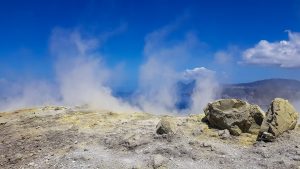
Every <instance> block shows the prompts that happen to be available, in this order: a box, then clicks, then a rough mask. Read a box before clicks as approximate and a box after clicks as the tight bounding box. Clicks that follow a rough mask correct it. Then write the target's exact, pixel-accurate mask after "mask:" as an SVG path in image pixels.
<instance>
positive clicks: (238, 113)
mask: <svg viewBox="0 0 300 169" xmlns="http://www.w3.org/2000/svg"><path fill="white" fill-rule="evenodd" d="M204 112H205V115H206V116H205V120H207V122H208V123H209V124H210V126H211V127H214V128H218V129H222V130H224V129H228V130H229V131H230V134H232V135H240V134H241V133H256V134H257V133H258V131H259V129H260V125H261V123H262V121H263V119H264V112H263V111H262V110H261V109H260V107H259V106H257V105H251V104H249V103H247V102H245V101H242V100H238V99H222V100H217V101H215V102H212V103H209V104H208V105H207V107H206V108H205V110H204Z"/></svg>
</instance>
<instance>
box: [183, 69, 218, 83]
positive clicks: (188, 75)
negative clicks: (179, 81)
mask: <svg viewBox="0 0 300 169" xmlns="http://www.w3.org/2000/svg"><path fill="white" fill-rule="evenodd" d="M214 74H215V71H212V70H209V69H207V68H205V67H196V68H194V69H186V70H185V71H184V72H183V76H184V79H187V80H188V79H198V78H199V77H206V76H211V75H214Z"/></svg>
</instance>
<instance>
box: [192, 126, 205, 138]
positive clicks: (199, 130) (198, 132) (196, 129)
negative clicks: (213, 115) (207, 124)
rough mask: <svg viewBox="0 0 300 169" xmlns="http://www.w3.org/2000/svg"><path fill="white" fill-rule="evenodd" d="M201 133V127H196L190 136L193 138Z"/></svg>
mask: <svg viewBox="0 0 300 169" xmlns="http://www.w3.org/2000/svg"><path fill="white" fill-rule="evenodd" d="M202 133H203V128H202V127H200V126H199V127H197V128H195V129H194V130H193V132H192V135H193V136H199V135H201V134H202Z"/></svg>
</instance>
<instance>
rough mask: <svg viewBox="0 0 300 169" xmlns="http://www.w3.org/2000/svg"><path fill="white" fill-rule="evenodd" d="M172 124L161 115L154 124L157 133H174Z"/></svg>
mask: <svg viewBox="0 0 300 169" xmlns="http://www.w3.org/2000/svg"><path fill="white" fill-rule="evenodd" d="M174 128H175V127H174V124H172V122H171V121H170V120H169V119H168V118H167V117H163V118H162V119H161V120H160V121H159V123H158V124H157V126H156V133H157V134H160V135H162V134H174V132H175V131H174V130H175V129H174Z"/></svg>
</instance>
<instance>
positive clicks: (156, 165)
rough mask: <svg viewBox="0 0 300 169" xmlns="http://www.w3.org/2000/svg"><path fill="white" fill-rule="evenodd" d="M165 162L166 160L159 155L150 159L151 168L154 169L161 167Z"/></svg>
mask: <svg viewBox="0 0 300 169" xmlns="http://www.w3.org/2000/svg"><path fill="white" fill-rule="evenodd" d="M166 162H167V158H165V157H164V156H162V155H160V154H156V155H154V156H153V157H152V167H153V168H154V169H156V168H159V167H161V166H163V165H164V164H165V163H166Z"/></svg>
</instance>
